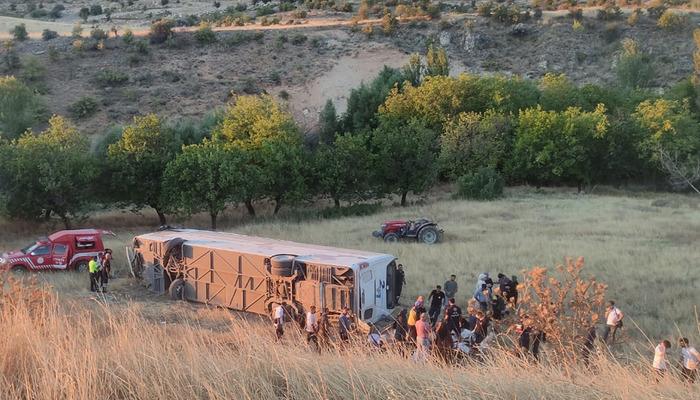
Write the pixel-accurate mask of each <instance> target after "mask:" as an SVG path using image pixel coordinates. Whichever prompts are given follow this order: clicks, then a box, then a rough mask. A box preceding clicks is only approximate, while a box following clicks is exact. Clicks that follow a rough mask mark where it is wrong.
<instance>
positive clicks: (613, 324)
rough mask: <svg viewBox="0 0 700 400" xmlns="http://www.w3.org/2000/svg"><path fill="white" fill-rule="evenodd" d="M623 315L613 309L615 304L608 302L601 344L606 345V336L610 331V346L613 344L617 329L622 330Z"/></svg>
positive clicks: (615, 308)
mask: <svg viewBox="0 0 700 400" xmlns="http://www.w3.org/2000/svg"><path fill="white" fill-rule="evenodd" d="M624 317H625V315H624V314H623V313H622V311H620V309H619V308H617V307H615V302H614V301H612V300H610V301H609V302H608V307H607V308H606V309H605V319H606V321H605V329H604V330H603V342H605V343H608V336H609V335H610V332H611V331H612V339H611V340H610V345H611V346H612V345H613V344H615V334H616V333H617V329H618V328H622V319H623V318H624Z"/></svg>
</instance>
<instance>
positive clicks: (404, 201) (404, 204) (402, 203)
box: [401, 191, 408, 207]
mask: <svg viewBox="0 0 700 400" xmlns="http://www.w3.org/2000/svg"><path fill="white" fill-rule="evenodd" d="M407 194H408V192H407V191H403V192H401V207H406V195H407Z"/></svg>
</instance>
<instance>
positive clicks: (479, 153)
mask: <svg viewBox="0 0 700 400" xmlns="http://www.w3.org/2000/svg"><path fill="white" fill-rule="evenodd" d="M512 141H513V127H512V122H511V120H510V118H509V117H508V116H507V115H504V114H499V113H497V112H495V111H493V110H489V111H487V112H485V113H484V114H479V113H474V112H465V113H461V114H459V115H458V116H457V118H455V119H453V120H451V121H450V122H449V123H448V124H447V125H446V126H445V130H444V131H443V133H442V135H441V136H440V157H439V163H440V171H441V172H442V173H443V174H444V175H446V176H449V177H450V178H453V179H456V178H458V177H460V176H463V175H466V174H470V173H475V172H477V171H478V170H479V169H481V168H483V167H491V168H494V169H502V168H503V165H504V163H505V160H506V158H507V157H506V155H507V154H508V152H509V150H510V146H511V145H512Z"/></svg>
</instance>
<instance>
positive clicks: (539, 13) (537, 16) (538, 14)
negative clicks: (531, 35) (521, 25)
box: [532, 7, 542, 19]
mask: <svg viewBox="0 0 700 400" xmlns="http://www.w3.org/2000/svg"><path fill="white" fill-rule="evenodd" d="M532 16H533V17H534V18H535V19H540V18H542V9H541V8H539V7H535V10H534V11H533V13H532Z"/></svg>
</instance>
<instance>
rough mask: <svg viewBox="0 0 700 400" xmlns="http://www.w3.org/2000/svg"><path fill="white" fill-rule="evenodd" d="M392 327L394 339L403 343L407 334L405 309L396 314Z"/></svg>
mask: <svg viewBox="0 0 700 400" xmlns="http://www.w3.org/2000/svg"><path fill="white" fill-rule="evenodd" d="M392 327H393V328H394V341H396V342H397V343H401V344H403V343H404V342H405V341H406V337H407V336H408V322H407V316H406V309H403V310H401V312H400V313H399V315H397V316H396V319H395V320H394V324H393V326H392Z"/></svg>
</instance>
